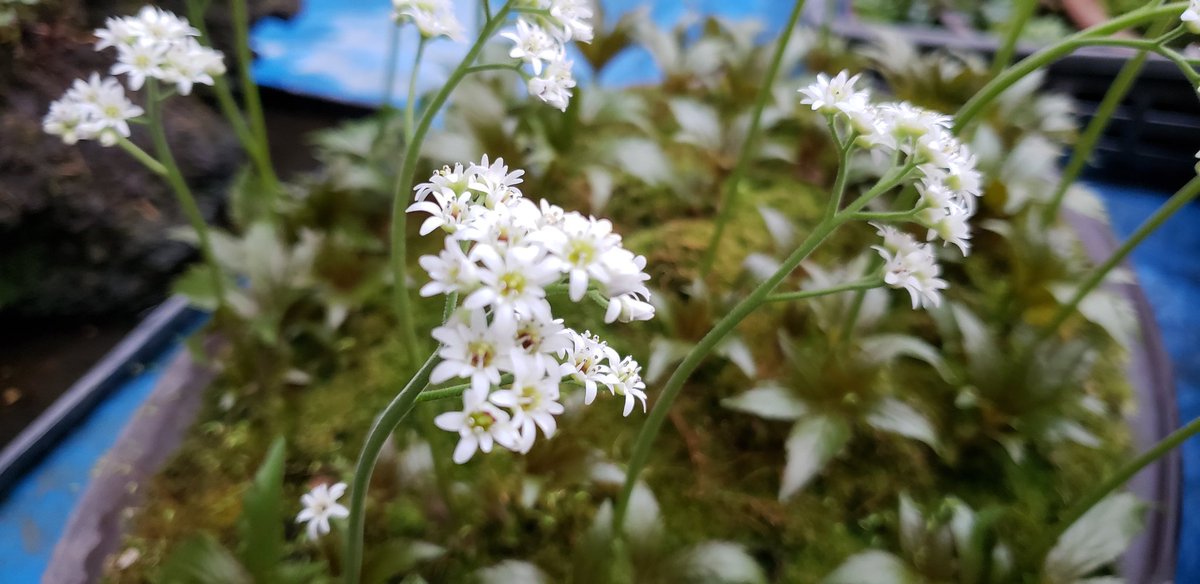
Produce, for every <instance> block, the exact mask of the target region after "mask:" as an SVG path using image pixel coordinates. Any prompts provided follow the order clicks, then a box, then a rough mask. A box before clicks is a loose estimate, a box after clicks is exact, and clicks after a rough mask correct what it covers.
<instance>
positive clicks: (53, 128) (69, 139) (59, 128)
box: [42, 97, 95, 144]
mask: <svg viewBox="0 0 1200 584" xmlns="http://www.w3.org/2000/svg"><path fill="white" fill-rule="evenodd" d="M89 117H90V115H89V111H88V109H87V108H86V107H85V106H84V105H83V104H82V103H79V102H77V101H75V100H73V99H68V98H65V97H64V98H63V99H60V100H58V101H56V102H54V103H52V104H50V111H49V113H47V114H46V117H44V118H42V131H44V132H46V133H47V134H51V135H54V136H61V137H62V140H63V142H64V143H66V144H74V143H76V142H78V141H80V140H88V139H90V138H92V137H94V136H95V134H93V133H92V132H91V130H90V129H88V127H87V126H86V125H85V124H86V123H87V121H88V119H89Z"/></svg>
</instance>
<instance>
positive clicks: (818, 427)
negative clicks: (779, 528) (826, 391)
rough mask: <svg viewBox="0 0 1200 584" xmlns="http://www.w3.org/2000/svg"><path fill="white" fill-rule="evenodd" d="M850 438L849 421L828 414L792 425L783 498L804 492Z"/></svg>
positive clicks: (780, 495)
mask: <svg viewBox="0 0 1200 584" xmlns="http://www.w3.org/2000/svg"><path fill="white" fill-rule="evenodd" d="M849 440H850V426H849V425H848V424H847V423H846V421H845V420H843V419H841V418H835V417H832V416H827V415H815V416H807V417H804V418H801V419H800V421H798V422H796V425H795V426H793V427H792V433H791V435H790V436H788V439H787V443H786V444H785V447H786V449H787V464H786V465H785V466H784V468H783V481H782V483H781V484H780V487H779V499H780V500H781V501H786V500H788V499H790V498H791V497H792V495H795V494H796V493H798V492H800V489H802V488H804V485H806V484H808V482H809V481H810V480H812V478H813V477H814V476H816V475H817V473H818V472H821V469H823V468H825V465H826V464H828V463H829V461H830V460H832V459H833V457H834V456H836V455H837V453H838V452H840V451H841V450H842V448H843V447H844V446H845V445H846V442H848V441H849Z"/></svg>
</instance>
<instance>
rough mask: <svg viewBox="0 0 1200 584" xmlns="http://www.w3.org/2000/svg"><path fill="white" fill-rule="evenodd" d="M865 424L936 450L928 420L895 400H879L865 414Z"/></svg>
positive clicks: (935, 436)
mask: <svg viewBox="0 0 1200 584" xmlns="http://www.w3.org/2000/svg"><path fill="white" fill-rule="evenodd" d="M867 423H868V424H870V425H871V427H873V428H876V429H879V430H883V431H885V432H894V433H896V434H899V435H901V436H906V437H908V438H912V439H914V440H920V441H921V442H924V443H926V444H928V445H929V446H930V447H931V448H933V449H934V450H936V449H937V448H938V439H937V431H935V430H934V429H933V424H932V423H930V421H929V418H926V417H925V415H924V414H922V413H921V412H918V411H917V410H916V409H915V408H913V407H912V406H910V405H908V404H906V403H904V402H902V401H900V400H898V399H896V398H892V397H888V398H884V399H881V400H879V403H877V404H875V406H874V407H872V408H871V411H870V413H868V414H867Z"/></svg>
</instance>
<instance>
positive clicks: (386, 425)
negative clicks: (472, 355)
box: [343, 352, 438, 584]
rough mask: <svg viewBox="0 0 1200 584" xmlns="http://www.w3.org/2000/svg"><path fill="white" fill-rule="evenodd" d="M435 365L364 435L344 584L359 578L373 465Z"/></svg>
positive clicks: (429, 363) (432, 361)
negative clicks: (368, 491) (364, 513)
mask: <svg viewBox="0 0 1200 584" xmlns="http://www.w3.org/2000/svg"><path fill="white" fill-rule="evenodd" d="M437 363H438V357H437V353H436V352H435V353H433V354H431V355H430V356H429V358H428V359H426V360H425V364H424V365H421V368H420V369H418V370H417V373H416V374H415V375H413V377H412V379H410V380H409V381H408V384H407V385H405V386H404V389H402V390H400V393H398V394H396V397H395V398H394V399H392V402H391V403H389V404H388V405H387V407H386V408H384V409H383V411H382V412H381V413H380V414H379V417H378V418H377V419H376V420H375V424H373V425H372V426H371V430H370V431H369V432H368V433H367V439H366V441H365V442H364V443H363V448H362V453H361V454H360V455H359V457H358V464H357V465H356V466H355V467H354V480H353V481H352V482H351V483H350V518H349V519H348V520H347V522H346V557H345V565H344V566H343V570H344V571H345V578H346V584H358V582H359V579H360V578H361V576H362V575H361V574H360V573H359V572H360V571H361V570H362V558H363V526H364V524H365V522H366V517H365V516H364V515H363V512H364V510H365V509H366V505H367V490H368V488H369V487H370V485H371V475H372V474H374V472H375V461H377V460H378V459H379V453H380V452H382V451H383V445H384V444H386V443H387V440H388V437H389V436H391V435H392V431H393V430H395V429H396V427H397V426H399V425H400V422H402V421H404V418H405V417H406V416H407V415H408V413H409V412H411V411H412V409H413V406H414V405H415V404H416V402H417V396H418V395H419V394H420V393H421V390H422V389H425V386H426V385H428V384H429V375H430V374H431V373H433V368H434V366H435V365H437Z"/></svg>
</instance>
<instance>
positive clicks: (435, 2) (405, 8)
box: [392, 0, 464, 41]
mask: <svg viewBox="0 0 1200 584" xmlns="http://www.w3.org/2000/svg"><path fill="white" fill-rule="evenodd" d="M392 19H393V20H395V21H396V23H397V24H401V23H404V22H412V23H413V25H415V26H416V27H417V31H418V32H420V33H421V36H423V37H425V38H427V39H432V38H436V37H440V36H444V37H446V38H448V39H450V40H452V41H461V40H463V34H464V31H463V26H462V23H460V22H459V21H458V17H456V16H455V15H454V6H453V5H452V4H451V3H450V1H449V0H392Z"/></svg>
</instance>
